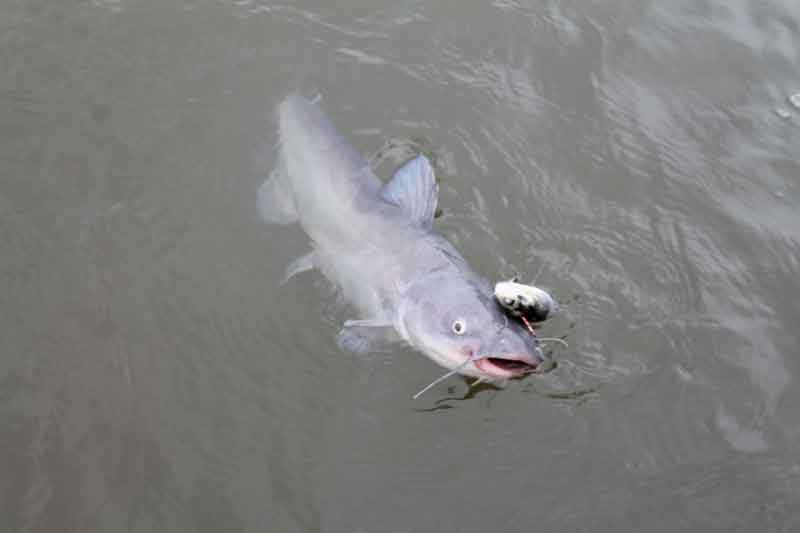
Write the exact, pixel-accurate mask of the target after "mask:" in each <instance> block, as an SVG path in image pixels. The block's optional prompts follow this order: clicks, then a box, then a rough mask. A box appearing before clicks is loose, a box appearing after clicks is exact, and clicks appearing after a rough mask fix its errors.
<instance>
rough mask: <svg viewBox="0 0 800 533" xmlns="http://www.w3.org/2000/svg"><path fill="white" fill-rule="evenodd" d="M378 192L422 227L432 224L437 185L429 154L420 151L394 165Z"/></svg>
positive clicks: (437, 192) (436, 199)
mask: <svg viewBox="0 0 800 533" xmlns="http://www.w3.org/2000/svg"><path fill="white" fill-rule="evenodd" d="M381 196H382V197H383V199H384V200H386V201H387V202H389V203H390V204H393V205H396V206H397V207H399V208H400V209H402V210H403V212H405V213H406V214H407V215H408V217H409V218H411V219H412V220H414V221H415V222H418V223H419V224H420V225H421V226H422V227H424V228H429V227H431V225H432V224H433V217H434V216H435V214H436V203H437V202H438V197H439V186H438V185H437V184H436V176H435V175H434V173H433V167H432V166H431V163H430V161H428V158H427V157H425V156H424V155H422V154H420V155H418V156H417V157H415V158H414V159H412V160H411V161H408V162H407V163H406V164H404V165H403V166H402V167H400V168H399V169H397V172H395V174H394V176H393V177H392V179H391V180H389V182H388V183H387V184H386V185H385V186H384V187H383V190H382V191H381Z"/></svg>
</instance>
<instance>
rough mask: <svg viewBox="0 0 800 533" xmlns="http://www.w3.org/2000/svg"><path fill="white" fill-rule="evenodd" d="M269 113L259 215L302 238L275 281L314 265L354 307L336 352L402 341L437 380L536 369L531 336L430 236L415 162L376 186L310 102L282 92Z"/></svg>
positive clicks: (432, 204)
mask: <svg viewBox="0 0 800 533" xmlns="http://www.w3.org/2000/svg"><path fill="white" fill-rule="evenodd" d="M277 115H278V128H279V139H280V140H279V149H278V150H279V153H278V159H277V164H276V166H275V169H274V170H273V171H272V173H271V174H270V177H269V178H268V179H267V181H265V182H264V184H263V185H261V187H260V188H259V191H258V205H259V211H260V213H261V216H262V217H263V218H264V220H265V221H266V222H269V223H274V224H291V223H299V224H300V226H301V227H302V228H303V230H304V231H305V233H306V234H307V235H308V238H309V239H310V241H311V249H310V250H309V252H308V253H307V254H305V255H303V256H302V257H300V258H298V259H296V260H295V261H293V262H292V263H291V264H290V265H289V266H288V267H287V270H286V274H285V276H284V280H287V279H289V278H290V277H291V276H293V275H295V274H297V273H299V272H303V271H306V270H309V269H312V268H316V269H317V270H319V271H320V272H321V273H322V274H323V275H324V276H325V277H326V278H327V279H328V280H329V281H331V282H332V283H334V284H335V285H336V286H337V287H338V288H339V289H340V290H341V293H342V295H343V296H344V298H345V299H346V300H348V301H349V302H350V303H352V304H353V305H354V307H355V309H356V310H357V311H358V313H359V315H360V316H359V317H357V318H356V317H354V318H353V319H352V320H347V321H345V322H344V325H343V327H342V330H341V331H340V332H339V335H338V339H337V341H338V344H339V346H340V347H341V348H343V349H346V350H350V351H353V352H361V353H366V352H371V351H386V350H387V348H389V347H391V346H392V345H393V343H395V342H398V341H405V342H407V343H408V344H410V345H411V346H413V347H414V348H415V349H417V350H419V351H420V352H422V353H423V354H425V355H427V356H428V357H429V358H431V359H432V360H433V361H434V362H436V363H437V364H439V365H440V366H442V367H444V368H446V369H448V370H450V372H448V373H447V374H445V376H442V377H443V378H444V377H447V376H450V375H452V374H456V373H458V374H462V375H465V376H472V377H476V378H479V379H480V380H486V381H493V382H497V381H503V380H505V379H508V378H514V377H519V376H522V375H525V374H529V373H534V372H537V371H539V370H540V369H541V368H543V366H544V365H543V363H544V362H545V356H544V355H543V352H542V350H541V348H540V347H539V343H538V341H537V339H536V336H535V335H534V334H532V333H531V332H529V331H528V330H527V329H525V328H524V327H523V325H522V324H521V323H520V322H519V321H517V320H514V319H513V317H512V319H511V320H509V316H508V315H507V314H506V313H505V312H504V311H503V309H502V308H501V307H500V306H499V305H498V303H497V302H496V301H495V299H494V296H493V289H492V286H491V285H490V284H489V283H487V281H486V280H485V279H483V278H481V277H480V276H479V275H477V274H476V273H475V272H473V271H472V269H470V267H469V266H468V265H467V263H466V261H465V260H464V259H463V258H462V257H461V255H460V254H459V253H458V251H457V250H456V249H455V248H454V247H453V246H452V245H451V244H450V243H449V242H448V241H447V240H445V239H444V238H443V237H442V236H440V235H438V234H436V233H435V232H434V231H433V230H432V225H433V218H434V214H435V212H436V205H437V198H438V192H439V189H438V185H437V183H436V179H435V176H434V171H433V168H432V166H431V164H430V162H429V161H428V159H427V158H426V157H425V156H424V155H419V156H417V157H416V158H414V159H412V160H411V161H409V162H407V163H406V164H405V165H403V166H402V167H401V168H400V169H399V170H397V172H396V173H395V175H394V176H393V177H392V178H391V180H389V181H388V182H387V183H386V184H383V183H382V182H381V181H380V180H379V179H378V178H377V177H376V176H375V174H374V173H373V171H372V169H371V168H370V166H369V164H368V163H367V162H366V161H365V160H364V159H363V158H362V157H360V156H359V154H358V153H357V152H356V151H355V150H354V149H353V148H352V147H351V146H350V145H349V144H348V142H347V141H346V140H345V139H344V138H343V137H342V136H341V135H339V134H338V133H337V132H336V130H335V129H334V127H333V125H332V124H331V122H330V121H329V120H328V118H327V117H326V116H325V114H324V113H323V112H322V111H321V109H320V108H319V106H318V105H317V104H316V103H314V102H311V101H309V100H307V99H305V98H304V97H302V96H298V95H292V96H289V97H288V98H286V99H285V100H284V101H283V102H282V103H281V104H280V105H279V106H278V110H277ZM439 381H440V380H436V382H434V383H438V382H439ZM426 389H427V388H426Z"/></svg>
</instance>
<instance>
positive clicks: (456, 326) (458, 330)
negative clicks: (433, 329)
mask: <svg viewBox="0 0 800 533" xmlns="http://www.w3.org/2000/svg"><path fill="white" fill-rule="evenodd" d="M465 331H467V324H466V322H464V321H463V320H461V319H460V318H459V319H458V320H456V321H455V322H453V333H455V334H456V335H463V334H464V332H465Z"/></svg>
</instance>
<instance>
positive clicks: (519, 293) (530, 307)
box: [494, 277, 556, 329]
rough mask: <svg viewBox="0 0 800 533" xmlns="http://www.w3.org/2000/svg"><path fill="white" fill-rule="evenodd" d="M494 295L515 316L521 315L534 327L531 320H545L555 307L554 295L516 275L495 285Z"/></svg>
mask: <svg viewBox="0 0 800 533" xmlns="http://www.w3.org/2000/svg"><path fill="white" fill-rule="evenodd" d="M494 297H495V298H496V299H497V302H498V303H499V304H500V305H501V306H503V308H505V309H506V311H508V313H510V314H511V315H513V316H516V317H519V318H520V319H522V321H523V322H525V325H526V326H528V329H532V326H531V325H530V323H531V322H543V321H544V320H546V319H547V317H548V316H549V315H550V313H551V312H552V311H553V310H554V309H555V307H556V303H555V300H553V297H552V296H550V295H549V294H548V293H547V292H546V291H543V290H542V289H540V288H538V287H534V286H533V285H525V284H523V283H519V279H518V278H516V277H514V278H511V279H510V280H508V281H501V282H499V283H497V284H496V285H495V286H494Z"/></svg>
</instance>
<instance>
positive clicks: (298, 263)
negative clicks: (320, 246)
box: [281, 251, 314, 285]
mask: <svg viewBox="0 0 800 533" xmlns="http://www.w3.org/2000/svg"><path fill="white" fill-rule="evenodd" d="M312 268H314V252H313V251H311V252H308V253H307V254H304V255H301V256H300V257H298V258H297V259H295V260H294V261H292V262H291V263H289V264H288V265H287V266H286V270H285V271H284V273H283V279H281V285H283V284H284V283H286V282H287V281H289V279H290V278H291V277H292V276H294V275H295V274H300V273H301V272H305V271H306V270H311V269H312Z"/></svg>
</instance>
